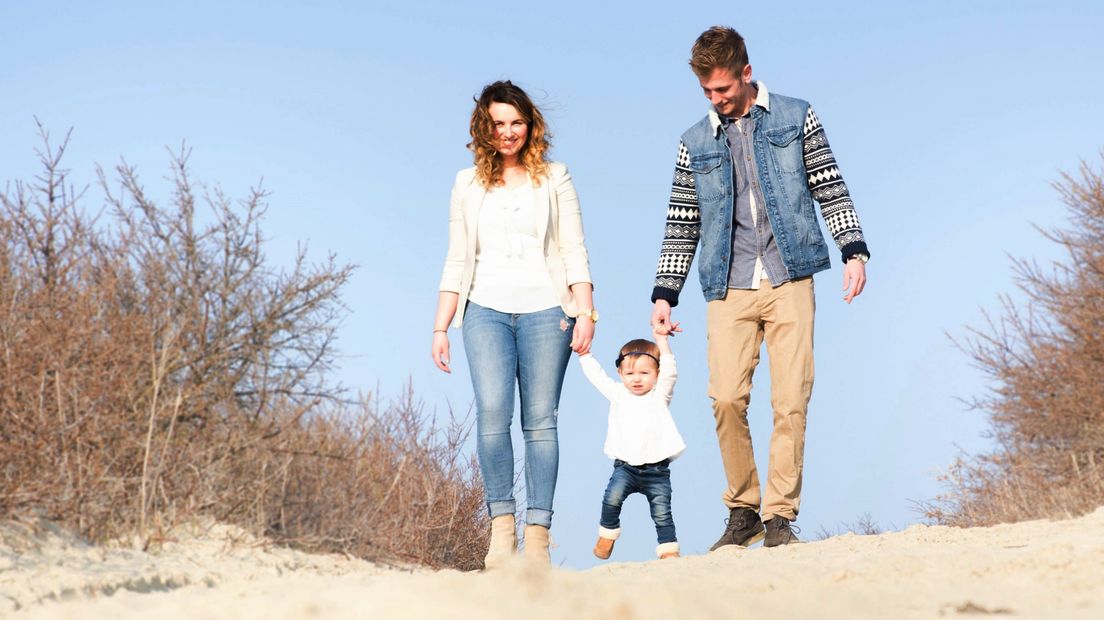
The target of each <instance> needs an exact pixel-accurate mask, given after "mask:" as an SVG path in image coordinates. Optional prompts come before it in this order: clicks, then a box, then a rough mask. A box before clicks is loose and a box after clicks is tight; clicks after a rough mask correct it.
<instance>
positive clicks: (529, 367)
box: [462, 301, 575, 527]
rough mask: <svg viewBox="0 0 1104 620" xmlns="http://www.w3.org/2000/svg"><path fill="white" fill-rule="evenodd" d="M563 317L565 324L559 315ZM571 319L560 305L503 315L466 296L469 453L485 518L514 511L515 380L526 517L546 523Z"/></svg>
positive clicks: (556, 463) (552, 489)
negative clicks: (472, 440)
mask: <svg viewBox="0 0 1104 620" xmlns="http://www.w3.org/2000/svg"><path fill="white" fill-rule="evenodd" d="M565 320H566V322H567V323H566V325H567V329H563V328H562V326H561V322H562V321H565ZM574 325H575V319H573V318H567V317H565V316H564V313H563V310H562V309H560V307H559V306H556V307H553V308H549V309H548V310H541V311H538V312H529V313H525V314H509V313H505V312H499V311H497V310H492V309H490V308H486V307H483V306H480V305H479V304H476V303H472V302H470V301H469V302H468V304H467V309H466V310H465V313H464V327H463V330H462V332H463V334H464V350H465V352H466V353H467V356H468V367H469V368H470V371H471V378H472V387H473V388H474V391H475V415H476V418H475V420H476V452H477V455H478V458H479V469H480V471H481V472H482V474H483V489H484V493H485V495H486V500H487V511H488V512H489V513H490V515H491V518H494V517H497V516H499V515H506V514H514V513H515V512H516V510H517V504H516V503H515V501H514V446H513V443H512V442H511V440H510V424H511V423H512V422H513V419H514V386H515V384H516V385H517V386H518V388H519V392H520V395H521V431H522V436H523V437H524V439H525V492H526V506H527V510H526V513H525V521H526V523H528V524H529V525H543V526H545V527H551V525H552V499H553V496H554V495H555V493H556V474H557V472H558V470H559V465H560V444H559V439H558V438H557V433H556V418H557V416H558V414H559V406H560V389H561V388H562V387H563V380H564V373H565V371H566V370H567V362H568V360H569V359H571V348H570V345H571V333H572V328H573V327H574Z"/></svg>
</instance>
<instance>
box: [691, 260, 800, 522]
mask: <svg viewBox="0 0 1104 620" xmlns="http://www.w3.org/2000/svg"><path fill="white" fill-rule="evenodd" d="M815 307H816V304H815V300H814V296H813V279H812V278H811V277H810V278H802V279H800V280H794V281H791V282H786V283H784V284H781V285H779V286H777V287H773V288H772V287H771V286H770V285H769V284H768V283H767V282H763V286H762V287H761V288H760V289H758V290H742V289H729V290H728V294H727V295H726V296H725V298H724V299H720V300H716V301H711V302H709V303H708V304H707V305H706V312H707V319H706V331H707V337H708V339H709V344H708V356H709V397H710V398H712V399H713V416H714V418H715V419H716V423H717V441H718V442H719V443H720V448H721V460H722V461H723V462H724V469H725V477H726V478H727V480H728V488H727V489H726V490H725V492H724V494H723V496H722V500H723V501H724V503H725V505H726V506H728V507H729V508H750V509H752V510H755V511H756V512H760V513H761V514H762V517H763V520H764V521H766V520H768V519H770V518H771V517H774V516H781V517H785V518H786V519H789V520H791V521H792V520H794V519H796V518H797V513H798V509H799V507H800V504H801V475H802V467H803V461H804V453H805V419H806V413H807V411H808V407H809V398H810V397H811V396H812V393H813V315H814V311H815ZM764 339H765V340H766V342H767V358H768V361H769V362H770V379H771V407H772V408H773V409H774V430H773V432H772V433H771V440H770V464H769V469H768V471H767V485H766V491H765V492H762V491H761V489H760V485H759V473H758V472H757V471H756V467H755V454H754V452H753V450H752V445H751V431H750V429H749V427H748V419H747V412H748V404H749V403H750V402H751V387H752V375H753V374H754V372H755V367H756V366H757V365H758V364H759V351H760V349H761V348H762V344H763V340H764Z"/></svg>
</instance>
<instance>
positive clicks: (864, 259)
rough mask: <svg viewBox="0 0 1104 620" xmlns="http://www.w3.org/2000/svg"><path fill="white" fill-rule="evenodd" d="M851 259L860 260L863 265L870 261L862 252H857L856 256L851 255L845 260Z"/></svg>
mask: <svg viewBox="0 0 1104 620" xmlns="http://www.w3.org/2000/svg"><path fill="white" fill-rule="evenodd" d="M852 258H857V259H859V260H861V261H862V262H863V263H866V262H867V261H869V260H870V257H869V256H867V255H866V254H863V253H862V252H859V253H857V254H852V255H851V256H848V257H847V260H851V259H852ZM844 262H846V261H844Z"/></svg>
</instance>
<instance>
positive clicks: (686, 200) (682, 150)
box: [652, 142, 701, 307]
mask: <svg viewBox="0 0 1104 620" xmlns="http://www.w3.org/2000/svg"><path fill="white" fill-rule="evenodd" d="M700 233H701V211H700V210H699V209H698V193H697V190H696V189H695V188H694V173H693V172H692V171H691V170H690V151H688V150H687V149H686V145H685V144H683V143H682V142H679V149H678V157H677V158H676V159H675V178H674V180H673V181H672V182H671V199H670V201H669V202H668V203H667V225H666V227H665V229H664V232H663V246H662V247H661V249H660V252H659V265H658V266H657V267H656V278H655V288H654V289H652V301H653V302H654V301H656V300H657V299H664V300H666V301H667V302H668V303H670V304H671V307H674V306H677V305H678V298H679V292H680V291H681V290H682V285H683V284H685V283H686V275H687V274H688V273H689V272H690V264H691V263H692V262H693V261H694V252H696V251H697V249H698V236H699V234H700Z"/></svg>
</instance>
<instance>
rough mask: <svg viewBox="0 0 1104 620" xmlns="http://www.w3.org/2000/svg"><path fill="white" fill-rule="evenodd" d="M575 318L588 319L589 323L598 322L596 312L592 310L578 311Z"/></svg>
mask: <svg viewBox="0 0 1104 620" xmlns="http://www.w3.org/2000/svg"><path fill="white" fill-rule="evenodd" d="M575 316H576V317H580V316H585V317H586V318H588V319H590V322H591V323H597V322H598V311H597V310H595V309H594V308H585V309H583V310H580V311H579V314H576V315H575Z"/></svg>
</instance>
